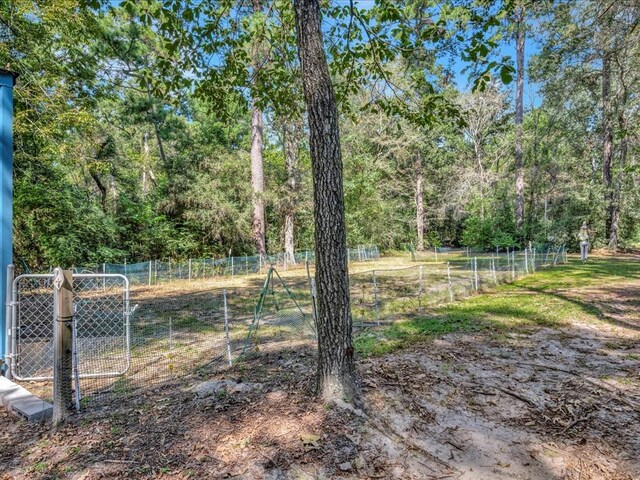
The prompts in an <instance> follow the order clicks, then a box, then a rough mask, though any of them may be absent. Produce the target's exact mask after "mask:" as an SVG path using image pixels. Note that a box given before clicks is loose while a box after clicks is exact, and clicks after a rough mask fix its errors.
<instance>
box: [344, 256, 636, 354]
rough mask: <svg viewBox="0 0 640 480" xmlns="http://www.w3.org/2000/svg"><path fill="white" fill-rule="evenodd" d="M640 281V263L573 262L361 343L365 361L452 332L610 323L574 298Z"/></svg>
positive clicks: (386, 329)
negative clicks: (585, 292)
mask: <svg viewBox="0 0 640 480" xmlns="http://www.w3.org/2000/svg"><path fill="white" fill-rule="evenodd" d="M637 279H640V260H639V259H634V258H632V257H631V258H630V257H625V258H623V259H619V258H611V257H595V258H592V259H590V260H589V262H588V263H587V264H583V263H582V262H581V261H580V260H579V259H577V258H570V260H569V263H568V264H567V265H560V266H557V267H554V268H548V269H544V270H539V271H538V272H536V273H535V274H533V275H529V276H526V277H523V278H521V279H519V280H516V281H515V282H514V283H509V284H504V285H500V286H498V287H496V288H495V289H493V290H490V291H488V292H485V293H482V294H478V295H474V296H472V297H469V298H466V299H464V300H461V301H459V302H455V303H449V304H445V305H439V306H436V307H432V308H429V309H426V310H425V312H424V313H423V314H420V315H415V316H411V317H409V318H404V319H400V320H398V321H396V322H394V323H393V324H391V325H389V326H386V327H381V328H380V329H377V330H374V331H369V332H365V333H363V334H361V335H360V336H358V337H357V338H356V341H355V344H356V351H357V352H358V353H359V354H361V355H364V356H369V355H384V354H386V353H390V352H392V351H395V350H397V349H399V348H402V347H403V346H406V345H408V344H410V343H414V342H419V341H423V340H425V339H427V338H429V337H433V336H437V335H442V334H445V333H453V332H477V331H487V330H490V331H496V332H500V331H510V330H513V331H517V330H527V329H528V328H530V327H560V326H566V325H568V324H569V323H571V322H575V321H580V322H585V323H597V322H600V321H605V322H606V321H608V320H609V319H608V317H607V315H606V314H604V313H603V312H602V311H601V309H599V308H598V306H597V305H596V304H593V303H588V302H585V301H583V300H578V299H576V298H574V297H575V295H573V294H576V293H579V291H580V289H584V288H586V287H594V286H602V285H614V284H616V283H624V282H629V281H633V280H637Z"/></svg>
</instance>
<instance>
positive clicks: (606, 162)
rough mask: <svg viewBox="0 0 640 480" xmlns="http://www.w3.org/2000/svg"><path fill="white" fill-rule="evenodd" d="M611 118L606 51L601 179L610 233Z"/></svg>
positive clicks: (608, 232) (609, 72)
mask: <svg viewBox="0 0 640 480" xmlns="http://www.w3.org/2000/svg"><path fill="white" fill-rule="evenodd" d="M612 163H613V119H612V108H611V57H610V54H609V53H608V52H606V51H605V52H604V54H603V56H602V181H603V183H604V203H605V208H606V209H607V215H606V219H605V227H606V233H607V235H610V234H611V227H612V222H613V218H612V217H613V215H614V205H613V178H612V176H611V166H612Z"/></svg>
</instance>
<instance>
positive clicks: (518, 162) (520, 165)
mask: <svg viewBox="0 0 640 480" xmlns="http://www.w3.org/2000/svg"><path fill="white" fill-rule="evenodd" d="M524 45H525V8H524V3H522V2H520V3H519V6H518V10H517V13H516V70H517V71H516V118H515V125H516V131H515V167H516V228H517V229H518V231H521V230H522V227H523V225H524V160H523V154H522V152H523V147H522V120H523V113H524Z"/></svg>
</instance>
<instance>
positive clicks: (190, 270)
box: [189, 259, 191, 280]
mask: <svg viewBox="0 0 640 480" xmlns="http://www.w3.org/2000/svg"><path fill="white" fill-rule="evenodd" d="M189 280H191V259H189Z"/></svg>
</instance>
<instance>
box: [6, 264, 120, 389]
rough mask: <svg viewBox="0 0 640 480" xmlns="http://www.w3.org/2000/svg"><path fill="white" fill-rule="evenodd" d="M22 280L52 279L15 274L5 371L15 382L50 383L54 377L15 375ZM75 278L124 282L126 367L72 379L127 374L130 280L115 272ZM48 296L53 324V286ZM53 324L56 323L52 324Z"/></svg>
mask: <svg viewBox="0 0 640 480" xmlns="http://www.w3.org/2000/svg"><path fill="white" fill-rule="evenodd" d="M12 267H13V266H12V265H11V266H10V267H9V269H7V277H9V278H8V279H10V277H12V276H13V275H12V273H13V268H12ZM23 278H50V279H52V280H53V278H54V274H53V273H43V274H23V275H18V276H17V277H15V278H14V279H13V281H12V282H11V285H12V287H11V302H7V312H9V311H10V312H11V315H10V318H9V319H8V322H7V323H8V325H9V328H7V332H6V345H7V354H6V359H7V363H8V367H9V368H8V371H7V373H8V374H9V375H8V376H9V378H14V379H16V380H18V381H53V376H39V377H30V376H21V375H19V374H18V373H17V372H16V370H17V369H16V362H15V361H14V360H15V358H16V351H17V344H18V338H17V314H18V304H19V302H18V282H19V281H20V280H21V279H23ZM73 278H74V279H83V278H94V279H108V278H118V279H122V280H123V285H124V306H123V312H122V314H123V316H124V326H125V349H126V357H125V358H126V366H125V368H123V369H122V370H120V371H113V372H103V373H85V374H82V375H76V374H74V376H75V377H76V378H110V377H119V376H122V375H124V374H125V373H127V371H128V370H129V368H130V367H131V322H130V317H131V314H132V311H131V309H130V306H129V279H128V278H127V277H125V276H124V275H121V274H118V273H74V274H73ZM51 290H52V291H51V295H53V305H54V308H53V309H52V311H51V321H52V322H55V304H56V297H57V292H56V289H55V287H53V285H52V289H51ZM74 312H75V304H74ZM54 325H55V323H54ZM75 342H76V340H75V335H74V336H73V351H74V353H75V352H76V344H75ZM77 368H78V366H77V365H74V371H76V372H77Z"/></svg>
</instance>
